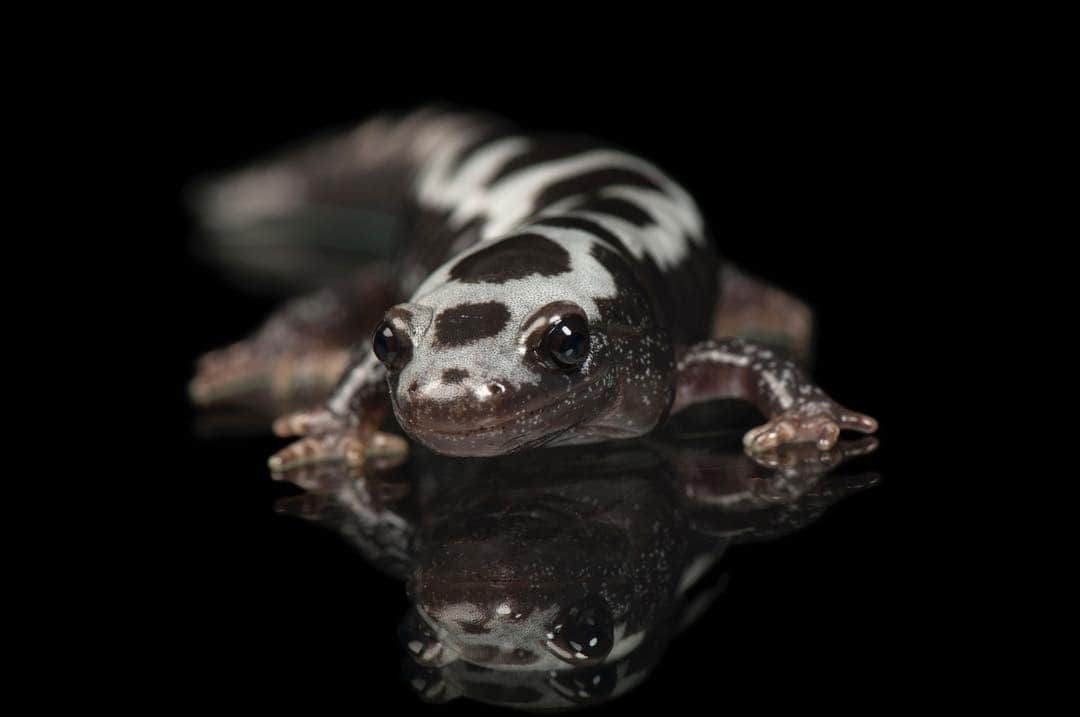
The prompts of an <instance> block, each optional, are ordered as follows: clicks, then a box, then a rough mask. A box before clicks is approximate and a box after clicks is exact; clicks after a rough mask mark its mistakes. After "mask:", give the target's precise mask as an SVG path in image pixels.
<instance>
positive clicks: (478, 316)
mask: <svg viewBox="0 0 1080 717" xmlns="http://www.w3.org/2000/svg"><path fill="white" fill-rule="evenodd" d="M509 320H510V310H509V309H508V308H506V305H505V304H503V303H502V302H499V301H485V302H483V303H479V304H458V305H457V306H451V307H450V308H449V309H444V310H443V311H441V312H440V313H439V315H438V316H436V317H435V345H436V346H441V347H449V346H465V345H466V344H471V343H473V342H474V341H479V340H480V339H486V338H488V337H489V336H494V335H496V334H497V333H499V331H501V330H502V328H503V327H504V326H506V322H508V321H509Z"/></svg>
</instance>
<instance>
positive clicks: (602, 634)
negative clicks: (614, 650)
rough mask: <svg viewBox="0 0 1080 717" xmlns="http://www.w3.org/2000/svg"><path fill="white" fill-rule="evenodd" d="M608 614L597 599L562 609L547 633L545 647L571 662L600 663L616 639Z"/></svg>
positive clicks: (578, 663) (576, 663)
mask: <svg viewBox="0 0 1080 717" xmlns="http://www.w3.org/2000/svg"><path fill="white" fill-rule="evenodd" d="M614 630H615V627H614V624H613V621H612V618H611V613H610V612H608V609H607V608H606V607H605V606H604V602H603V601H602V600H600V599H598V598H586V599H585V600H583V601H581V602H579V603H576V604H574V605H571V606H570V607H568V608H565V609H564V610H563V611H562V612H560V613H559V616H558V617H557V618H555V623H554V625H553V626H552V628H551V630H550V632H548V646H549V648H550V649H551V650H552V652H554V653H555V654H556V655H558V656H559V657H561V658H562V659H564V660H566V661H567V662H569V663H571V664H574V665H595V664H597V663H599V662H603V660H604V658H605V657H607V656H608V653H609V652H611V647H612V645H613V644H614V642H615V637H614Z"/></svg>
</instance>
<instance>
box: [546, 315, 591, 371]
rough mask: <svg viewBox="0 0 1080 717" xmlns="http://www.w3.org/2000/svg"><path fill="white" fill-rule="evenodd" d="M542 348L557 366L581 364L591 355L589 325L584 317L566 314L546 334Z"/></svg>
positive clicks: (567, 366)
mask: <svg viewBox="0 0 1080 717" xmlns="http://www.w3.org/2000/svg"><path fill="white" fill-rule="evenodd" d="M541 349H542V350H543V353H545V354H547V355H548V356H549V357H550V358H551V359H552V360H553V361H554V362H555V364H556V365H557V366H562V367H565V368H570V367H573V366H579V365H581V363H582V362H583V361H584V360H585V358H586V357H587V356H588V355H589V325H588V324H587V323H586V321H585V319H584V317H581V316H576V315H574V314H571V315H569V316H564V317H563V318H561V319H559V320H558V321H556V322H555V323H554V324H553V325H552V327H551V330H550V331H548V332H547V335H545V336H544V340H543V343H542V344H541Z"/></svg>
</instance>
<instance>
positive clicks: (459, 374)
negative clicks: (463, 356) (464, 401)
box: [442, 368, 469, 384]
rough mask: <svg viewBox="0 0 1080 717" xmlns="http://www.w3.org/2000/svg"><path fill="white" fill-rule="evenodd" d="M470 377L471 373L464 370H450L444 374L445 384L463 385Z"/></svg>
mask: <svg viewBox="0 0 1080 717" xmlns="http://www.w3.org/2000/svg"><path fill="white" fill-rule="evenodd" d="M468 377H469V372H468V371H466V370H465V369H463V368H448V369H446V370H445V371H443V372H442V380H443V383H448V384H449V383H461V382H462V381H464V380H465V379H467V378H468Z"/></svg>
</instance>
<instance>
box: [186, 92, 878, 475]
mask: <svg viewBox="0 0 1080 717" xmlns="http://www.w3.org/2000/svg"><path fill="white" fill-rule="evenodd" d="M386 178H393V181H391V180H390V179H386ZM377 180H378V182H377V183H378V184H379V187H378V191H374V190H373V191H369V192H367V194H365V193H364V191H360V190H357V189H356V188H357V187H365V186H366V184H367V183H368V182H372V183H375V182H376V181H377ZM383 180H385V181H383ZM392 187H396V188H397V190H396V192H395V191H391V188H392ZM350 191H351V192H354V193H353V194H349V192H350ZM369 195H379V196H378V199H379V201H383V202H386V201H389V200H388V197H393V198H395V200H396V203H395V202H391V203H393V204H395V206H396V209H395V210H394V211H395V212H396V213H397V215H398V216H400V217H402V218H403V226H402V229H401V231H400V241H399V242H398V246H399V253H398V258H397V264H396V268H395V269H393V270H391V271H388V272H385V274H386V276H384V277H383V278H384V279H385V280H382V281H381V280H375V281H371V280H369V281H368V282H366V283H364V287H365V290H366V292H367V296H368V297H369V299H368V300H366V301H365V302H363V307H364V309H366V310H371V313H372V314H375V311H374V310H375V308H376V306H377V304H375V303H374V302H373V301H371V300H370V297H371V296H379V295H383V294H385V295H387V296H390V295H397V296H398V297H401V299H402V300H399V301H398V303H396V304H394V305H393V306H389V307H388V306H382V307H378V308H379V312H378V313H381V314H382V318H383V323H381V324H379V331H380V332H383V333H384V335H385V336H388V337H390V339H389V340H390V341H392V346H393V347H395V349H401V350H400V352H399V353H397V354H395V356H397V358H395V359H394V360H392V361H380V360H379V359H378V358H377V356H376V355H375V353H374V352H373V351H372V350H371V348H370V342H365V341H362V340H360V341H359V344H358V345H359V348H358V349H357V350H355V352H354V357H353V359H352V360H351V361H350V362H349V363H348V365H347V367H345V368H344V370H343V372H342V373H341V378H340V380H339V381H338V383H337V386H336V388H335V389H334V391H333V393H332V395H331V396H330V398H329V400H328V401H327V402H326V404H325V407H324V408H323V409H320V410H318V411H315V412H305V413H300V414H293V415H290V416H286V417H285V418H283V419H280V420H279V421H278V422H276V424H275V430H276V431H277V432H278V433H279V434H281V435H300V436H303V437H304V438H303V439H301V440H300V441H298V442H296V443H295V444H293V445H292V446H290V447H288V448H286V449H285V450H283V451H281V452H280V453H279V454H277V455H276V456H275V457H274V458H272V459H271V466H272V467H273V468H275V469H282V468H285V467H287V466H289V465H291V464H294V463H297V462H304V461H311V460H321V459H324V458H339V457H342V456H344V457H346V458H347V459H349V460H353V461H355V460H362V459H363V458H364V457H365V456H370V455H371V454H372V452H373V440H375V439H373V436H375V435H376V434H375V433H374V431H375V427H376V426H377V425H378V424H379V422H380V421H381V420H382V418H383V416H384V415H385V414H386V410H387V407H388V406H389V407H392V410H393V413H394V415H395V416H396V418H397V421H398V423H399V425H400V426H401V428H402V429H403V430H404V431H405V432H406V433H407V434H409V435H410V436H411V437H412V438H414V439H416V440H418V441H420V442H422V443H424V444H425V445H427V446H428V447H430V448H431V449H433V450H435V451H437V452H440V453H443V454H449V455H472V456H489V455H499V454H505V453H512V452H516V451H520V450H523V449H527V448H534V447H538V446H542V445H565V444H580V443H591V442H597V441H606V440H611V439H620V438H630V437H634V436H640V435H644V434H647V433H648V432H650V431H652V430H653V429H654V428H655V427H656V426H657V425H659V424H660V423H662V422H663V421H664V420H665V418H666V417H667V416H668V415H669V413H670V412H672V411H678V410H680V409H681V408H683V407H685V406H687V405H689V404H691V403H694V402H697V401H703V400H711V399H714V398H725V397H735V398H742V399H746V400H749V401H752V402H753V403H754V404H755V405H756V406H758V407H759V408H760V409H761V411H762V413H764V414H765V415H766V416H767V417H768V418H769V419H770V420H769V422H768V423H766V424H765V425H763V426H761V427H759V428H757V429H755V430H753V431H750V432H749V433H747V435H746V445H747V447H748V448H749V449H750V450H755V451H764V450H770V449H772V448H775V447H776V446H778V445H780V444H782V443H791V442H805V441H809V442H813V443H816V444H817V445H818V446H819V447H820V448H821V449H823V450H824V449H828V448H831V447H832V446H833V445H834V444H835V442H836V440H837V436H838V435H839V433H840V430H841V429H852V430H857V431H862V432H873V431H874V430H875V429H876V424H875V422H874V421H873V419H871V418H869V417H867V416H863V415H860V414H857V413H854V412H852V411H849V410H847V409H844V408H843V407H841V406H838V405H837V404H836V403H835V402H833V401H832V400H831V399H829V398H828V397H827V396H826V395H825V394H824V393H823V392H822V391H821V390H820V389H818V388H817V387H816V386H814V385H813V384H811V383H810V381H809V380H808V379H807V378H806V376H805V375H804V374H803V373H802V372H801V370H800V369H799V368H798V367H797V366H796V364H795V363H793V362H791V361H788V360H785V359H783V358H781V357H780V356H779V355H778V354H776V353H775V352H774V351H772V350H770V349H768V348H765V347H763V346H759V345H756V344H754V343H752V342H749V341H745V340H740V339H724V338H721V337H719V336H716V334H715V332H714V328H715V327H719V326H723V327H724V328H726V329H727V328H732V326H733V323H732V320H733V319H732V317H738V318H737V320H735V323H734V328H736V329H741V328H743V327H744V326H745V327H746V328H748V329H750V330H749V331H748V333H754V331H753V330H752V329H753V328H754V326H752V325H747V324H748V323H749V324H753V321H750V322H747V321H746V320H745V317H746V316H747V315H752V314H753V308H754V304H755V301H756V300H757V299H758V298H761V299H762V300H761V301H760V302H759V303H761V305H762V306H764V305H765V303H766V302H765V300H764V299H765V298H768V297H770V296H772V297H775V296H776V295H779V292H776V291H775V290H774V289H770V288H768V287H765V286H764V285H760V284H755V283H753V282H745V281H744V282H742V284H741V285H740V286H741V287H742V288H741V289H740V291H739V297H738V302H735V301H729V302H728V307H727V308H726V307H725V302H724V293H723V290H722V287H721V286H720V279H721V278H722V277H723V276H724V275H725V274H724V273H723V272H721V269H720V261H719V258H718V256H717V254H716V249H715V244H714V242H713V241H712V240H710V238H709V237H708V236H707V233H706V229H705V224H704V221H703V219H702V217H701V214H700V212H699V211H698V208H697V206H696V205H695V203H694V201H693V200H692V199H691V198H690V196H689V195H688V194H687V193H686V192H685V191H684V190H683V189H682V188H681V187H680V186H679V185H678V184H676V183H675V182H674V181H672V180H671V179H670V178H669V177H667V176H666V175H665V174H664V173H663V172H662V171H661V170H659V169H658V168H656V167H655V166H653V165H652V164H650V163H648V162H646V161H644V160H642V159H640V158H637V157H635V156H633V155H631V154H627V153H625V152H621V151H617V150H612V149H608V148H606V147H605V146H603V145H601V144H598V143H595V142H591V141H589V140H583V139H579V138H565V137H544V136H528V135H522V134H519V133H517V132H516V131H515V130H514V129H513V128H509V127H507V126H505V125H504V124H502V123H501V122H499V121H496V120H491V119H490V118H486V117H481V116H477V115H469V114H457V113H447V112H438V111H421V112H417V113H414V114H412V115H408V116H406V117H404V118H401V119H395V120H391V119H386V118H380V119H376V120H372V121H371V122H368V123H366V124H365V125H363V126H362V127H361V128H360V129H358V130H356V131H355V132H354V133H352V134H350V135H349V136H348V137H346V138H344V139H339V140H336V141H335V142H334V143H330V144H327V145H324V146H323V147H322V148H321V149H318V150H312V151H309V152H308V153H307V154H303V155H300V156H299V157H295V156H294V157H293V158H291V159H288V158H287V159H286V160H285V161H282V162H279V163H277V164H270V165H266V166H263V167H261V168H257V169H255V170H251V171H249V172H247V173H245V174H241V175H239V176H236V177H233V178H229V179H227V180H225V181H224V182H222V183H220V184H218V185H216V186H215V187H214V188H213V189H212V190H211V191H210V192H209V193H208V195H207V197H208V198H207V200H206V202H205V207H206V213H207V216H208V217H209V218H210V221H209V223H210V224H211V226H216V227H219V228H220V227H230V226H236V225H242V224H243V223H244V222H248V224H253V225H258V226H264V225H265V224H266V222H267V221H268V220H272V219H274V217H280V216H287V215H288V214H289V212H290V211H294V210H295V208H296V207H303V206H306V205H308V204H312V203H315V202H318V201H324V202H325V201H328V200H327V199H326V198H327V197H331V198H334V197H336V199H335V200H334V201H337V202H338V204H344V205H346V206H349V205H350V203H354V204H360V203H361V201H360V200H361V199H364V200H365V201H367V200H372V196H369ZM342 197H344V198H342ZM282 207H284V209H282ZM365 276H367V277H368V278H369V279H370V277H371V276H372V274H371V272H370V271H369V272H368V273H367V274H366V275H365ZM736 283H737V282H736ZM356 285H357V284H356V282H355V281H353V282H351V283H346V284H345V286H346V288H345V289H336V290H333V291H331V292H330V293H329V294H326V292H325V291H324V293H323V297H324V298H323V300H322V301H323V303H324V304H325V305H328V306H337V307H343V308H340V309H339V310H336V311H320V310H319V304H318V302H314V303H313V304H312V306H309V307H308V311H307V314H306V317H307V318H306V319H304V318H303V317H302V318H301V319H300V320H296V321H293V322H291V323H289V328H290V329H291V331H292V333H291V334H290V333H289V331H284V332H282V331H281V327H280V324H281V322H280V321H279V322H278V327H277V330H276V333H275V332H270V331H268V329H264V330H263V331H262V332H260V333H259V334H257V335H256V336H254V337H253V338H252V339H250V340H248V341H247V342H244V343H242V344H239V345H238V346H236V347H233V348H232V349H229V350H226V351H224V352H219V353H218V354H214V355H211V356H210V357H208V359H206V360H204V361H203V363H202V365H201V367H200V373H199V375H198V376H197V377H196V379H195V381H194V382H193V385H192V394H193V396H195V398H196V399H197V400H202V401H203V402H209V401H208V400H207V397H208V396H209V397H214V396H217V395H220V394H222V393H226V394H227V393H228V387H229V386H230V385H233V384H236V383H243V381H244V380H245V379H250V378H251V376H252V375H253V374H255V373H257V372H262V374H266V375H270V376H272V381H271V384H272V386H277V387H278V388H280V387H281V386H284V387H285V390H286V391H287V390H288V389H289V387H291V386H294V385H296V384H297V383H301V384H303V383H304V381H299V382H297V381H296V380H295V375H296V374H297V373H303V375H304V376H307V377H309V378H308V380H307V383H309V384H310V383H311V382H312V381H311V380H310V377H311V376H313V375H314V376H321V375H327V374H332V373H335V372H336V371H341V369H342V364H343V363H344V360H343V358H342V356H343V352H342V350H341V349H342V348H343V347H344V346H345V345H347V343H348V342H347V340H345V339H341V338H338V339H336V340H333V341H332V340H328V339H327V338H326V337H327V336H331V335H332V336H335V337H342V336H345V337H347V338H348V339H352V340H357V339H360V334H359V327H361V326H362V328H363V331H364V332H367V331H370V330H371V328H372V327H373V325H374V324H375V323H376V322H377V321H378V319H377V318H373V320H372V321H371V322H370V323H366V324H365V322H363V321H361V320H359V318H358V315H359V314H361V313H363V312H362V311H360V310H358V308H357V307H358V305H359V304H360V303H361V302H358V301H357V300H356V298H355V297H356V296H357V294H358V291H357V289H356ZM383 285H386V287H387V288H386V289H385V290H383V288H382V287H383ZM748 286H749V287H750V289H749V290H747V288H746V287H748ZM380 292H382V293H380ZM770 292H771V293H770ZM748 297H749V298H748ZM735 303H738V306H737V307H736V306H735ZM748 305H749V306H750V308H751V311H750V314H748V313H747V306H748ZM779 306H780V308H779V309H777V308H776V307H775V305H772V304H770V307H771V308H769V309H768V310H767V311H766V310H764V309H763V310H762V311H760V312H758V319H759V320H760V319H761V317H762V316H764V317H765V318H764V322H765V323H769V322H773V323H776V324H777V325H779V326H781V327H782V328H781V329H780V331H781V333H782V332H783V331H784V330H785V328H790V326H791V322H790V321H788V323H786V324H785V321H787V320H788V319H789V317H788V316H785V314H787V313H790V314H795V313H798V311H800V310H802V309H801V307H799V308H797V309H792V311H791V312H786V311H785V310H784V307H788V308H791V307H798V305H797V302H794V301H790V302H788V303H786V304H785V303H783V302H781V304H780V305H779ZM382 309H385V311H382ZM736 309H737V311H736ZM293 313H294V314H295V313H296V312H295V311H294V312H293ZM375 315H376V316H377V314H375ZM328 316H329V317H331V318H327V317H328ZM568 318H569V319H570V320H575V321H578V322H579V324H575V325H587V338H588V351H587V355H586V356H585V357H584V359H583V360H581V361H580V363H578V364H575V365H573V366H566V365H561V364H558V363H555V364H553V363H552V360H551V356H550V354H548V353H545V351H546V348H545V347H546V344H545V340H546V339H545V337H546V336H547V335H548V334H549V333H550V332H552V331H553V330H556V329H558V328H559V327H560V326H561V325H562V324H561V323H560V322H564V321H566V320H568ZM740 322H741V323H740ZM802 323H803V325H804V327H803V328H802V329H799V330H802V331H805V332H808V330H809V329H808V326H809V320H808V319H807V320H805V321H803V322H802ZM271 325H273V321H272V322H271ZM350 332H353V333H352V335H351V336H350ZM268 333H270V334H272V335H273V336H274V337H276V338H275V340H274V341H270V340H268V339H267V337H266V336H267V334H268ZM789 333H790V331H789ZM282 337H284V338H282ZM806 338H807V337H806V336H801V337H795V338H793V340H792V344H794V345H798V344H799V342H800V341H801V342H803V343H805V340H806ZM298 367H299V368H298ZM313 367H314V368H313ZM223 387H224V388H223ZM387 399H389V400H387ZM389 445H390V444H389V443H386V442H384V445H383V448H387V447H389ZM375 452H378V448H376V450H375Z"/></svg>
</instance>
